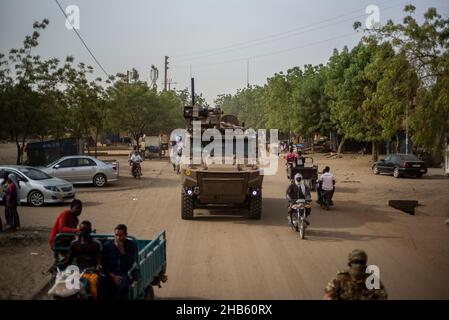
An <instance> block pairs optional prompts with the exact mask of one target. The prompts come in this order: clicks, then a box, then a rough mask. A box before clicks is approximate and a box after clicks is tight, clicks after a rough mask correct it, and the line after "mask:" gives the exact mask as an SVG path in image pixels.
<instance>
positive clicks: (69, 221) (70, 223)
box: [49, 209, 79, 250]
mask: <svg viewBox="0 0 449 320" xmlns="http://www.w3.org/2000/svg"><path fill="white" fill-rule="evenodd" d="M78 231H79V230H78V218H77V217H75V216H74V215H73V214H72V212H71V211H70V209H67V210H64V211H63V212H61V213H60V214H59V216H58V218H56V221H55V224H54V225H53V228H52V229H51V232H50V240H49V241H50V248H51V249H52V250H53V241H54V239H55V237H56V235H57V234H58V233H77V232H78Z"/></svg>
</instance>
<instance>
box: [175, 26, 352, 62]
mask: <svg viewBox="0 0 449 320" xmlns="http://www.w3.org/2000/svg"><path fill="white" fill-rule="evenodd" d="M354 34H355V33H354V32H351V33H346V34H343V35H340V36H336V37H332V38H328V39H325V40H320V41H315V42H311V43H308V44H305V45H301V46H297V47H293V48H288V49H283V50H278V51H273V52H268V53H263V54H259V55H255V56H251V57H245V58H238V59H233V60H226V61H221V62H216V63H205V64H198V65H194V67H196V68H197V67H210V66H217V65H222V64H229V63H234V62H241V61H247V60H248V59H258V58H262V57H266V56H272V55H276V54H280V53H285V52H289V51H294V50H298V49H303V48H307V47H310V46H314V45H317V44H321V43H325V42H328V41H332V40H337V39H341V38H346V37H349V36H353V35H354ZM183 67H187V66H186V65H185V66H183ZM176 68H180V67H179V66H178V67H176Z"/></svg>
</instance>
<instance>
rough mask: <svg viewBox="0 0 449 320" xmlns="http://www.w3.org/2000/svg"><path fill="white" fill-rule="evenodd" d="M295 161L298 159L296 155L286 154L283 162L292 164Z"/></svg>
mask: <svg viewBox="0 0 449 320" xmlns="http://www.w3.org/2000/svg"><path fill="white" fill-rule="evenodd" d="M296 159H298V155H297V154H296V153H288V154H287V155H286V156H285V160H287V162H293V161H295V160H296Z"/></svg>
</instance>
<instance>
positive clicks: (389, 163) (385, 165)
mask: <svg viewBox="0 0 449 320" xmlns="http://www.w3.org/2000/svg"><path fill="white" fill-rule="evenodd" d="M373 172H374V174H381V173H389V174H393V176H394V177H395V178H399V177H401V176H415V177H417V178H421V177H422V176H423V175H424V174H426V173H427V165H426V163H425V162H424V161H421V160H419V159H418V158H417V157H416V156H415V155H413V154H390V155H388V156H387V157H386V158H385V159H384V160H380V161H377V162H375V163H374V164H373Z"/></svg>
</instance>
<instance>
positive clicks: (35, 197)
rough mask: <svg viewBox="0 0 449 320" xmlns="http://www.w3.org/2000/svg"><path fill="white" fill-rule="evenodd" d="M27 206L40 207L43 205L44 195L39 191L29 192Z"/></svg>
mask: <svg viewBox="0 0 449 320" xmlns="http://www.w3.org/2000/svg"><path fill="white" fill-rule="evenodd" d="M28 204H29V205H31V206H33V207H42V206H43V205H44V195H43V194H42V192H40V191H36V190H35V191H31V192H30V193H29V194H28Z"/></svg>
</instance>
